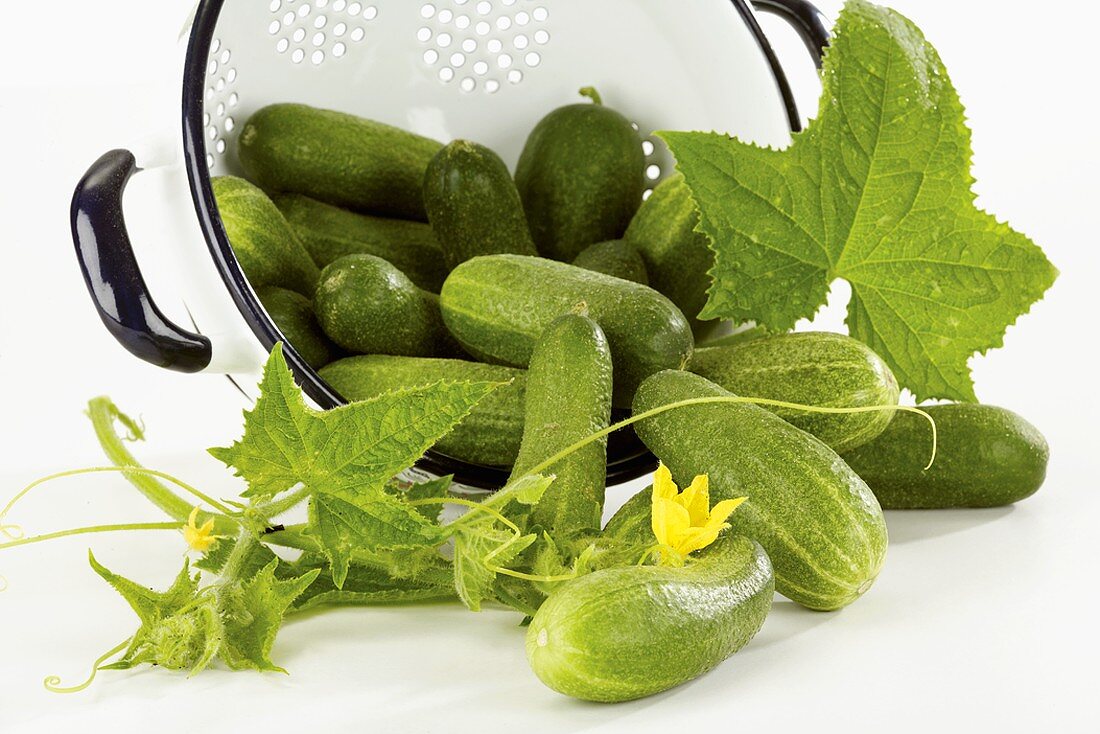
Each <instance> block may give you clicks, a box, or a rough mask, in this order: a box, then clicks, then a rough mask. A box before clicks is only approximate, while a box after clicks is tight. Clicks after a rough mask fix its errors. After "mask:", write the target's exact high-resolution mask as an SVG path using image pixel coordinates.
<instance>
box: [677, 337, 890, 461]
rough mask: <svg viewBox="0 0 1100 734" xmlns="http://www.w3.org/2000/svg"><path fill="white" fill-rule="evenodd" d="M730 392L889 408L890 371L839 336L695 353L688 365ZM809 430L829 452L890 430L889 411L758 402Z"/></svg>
mask: <svg viewBox="0 0 1100 734" xmlns="http://www.w3.org/2000/svg"><path fill="white" fill-rule="evenodd" d="M688 369H690V370H691V371H692V372H694V373H695V374H697V375H702V376H703V377H705V378H707V379H708V380H710V381H711V382H714V383H716V384H718V385H721V386H722V387H724V388H726V389H727V390H729V391H730V392H732V393H735V394H737V395H744V396H749V397H754V398H769V399H771V400H782V401H785V402H788V403H799V404H800V405H813V406H817V407H822V408H865V407H872V406H876V405H897V403H898V394H899V389H898V382H897V380H896V379H894V373H893V372H891V371H890V368H889V367H888V366H887V365H886V363H885V362H883V361H882V358H881V357H879V356H878V355H877V354H875V353H874V352H872V351H871V349H870V348H869V347H867V346H866V345H865V344H863V342H860V341H858V340H856V339H853V338H851V337H849V336H845V335H843V334H831V333H828V332H802V333H798V334H780V335H778V336H770V337H763V338H758V339H750V340H747V341H744V342H742V343H740V344H734V345H731V346H725V347H707V348H699V349H696V350H695V354H693V355H692V357H691V364H690V366H689V367H688ZM761 407H762V408H765V409H766V410H770V411H772V412H773V413H775V414H776V415H778V416H779V417H781V418H783V419H784V420H786V421H788V422H789V423H792V424H793V425H795V426H798V427H799V428H801V429H802V430H803V431H806V432H808V433H812V434H813V435H815V436H817V437H818V438H820V439H821V440H822V441H824V442H825V443H827V444H828V445H829V446H830V447H832V449H833V450H834V451H837V452H843V451H849V450H851V449H854V448H855V447H856V446H860V445H862V444H865V443H867V442H868V441H870V440H871V439H873V438H874V437H875V436H877V435H879V434H880V433H882V432H883V430H885V429H886V426H888V425H890V420H891V419H892V418H893V417H894V411H891V410H881V411H872V412H866V413H812V412H806V411H804V410H797V409H794V408H781V407H774V406H769V405H762V406H761Z"/></svg>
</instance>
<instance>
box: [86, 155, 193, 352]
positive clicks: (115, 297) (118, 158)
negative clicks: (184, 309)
mask: <svg viewBox="0 0 1100 734" xmlns="http://www.w3.org/2000/svg"><path fill="white" fill-rule="evenodd" d="M138 170H140V169H139V168H138V167H137V161H136V160H135V159H134V154H133V153H131V152H130V151H128V150H112V151H110V152H109V153H106V154H104V155H103V156H102V157H101V158H100V159H99V160H97V161H96V162H95V163H93V164H92V167H91V168H89V169H88V172H87V173H85V174H84V177H83V178H82V179H80V183H78V184H77V186H76V192H75V193H74V194H73V203H72V208H71V209H70V218H71V223H72V230H73V243H74V244H75V245H76V257H77V260H78V261H79V262H80V270H81V272H82V273H83V274H84V282H85V284H86V285H87V286H88V293H89V294H91V296H92V302H93V303H94V304H95V307H96V310H97V311H98V312H99V317H100V318H101V319H102V320H103V323H104V325H105V326H106V327H107V330H108V331H109V332H111V334H112V335H113V336H114V337H115V339H117V340H118V343H119V344H121V345H122V346H123V347H125V348H126V349H127V351H129V352H130V353H131V354H133V355H134V356H136V357H139V358H140V359H143V360H145V361H146V362H150V363H152V364H155V365H157V366H159V367H166V368H168V369H172V370H177V371H179V372H200V371H202V370H203V369H204V368H206V366H207V365H209V364H210V358H211V355H212V350H211V346H210V340H209V339H208V338H206V337H205V336H202V335H201V334H193V333H191V332H189V331H187V330H186V329H181V328H180V327H178V326H176V325H175V324H173V323H172V322H171V321H169V320H168V319H167V318H166V317H165V316H164V314H163V313H161V311H160V309H159V308H157V305H156V303H154V301H153V297H152V295H150V293H149V289H148V287H147V286H146V285H145V279H144V278H143V277H142V275H141V269H140V268H139V267H138V263H137V258H135V257H134V249H133V247H132V246H131V244H130V236H129V234H128V233H127V231H126V222H125V219H124V218H123V214H122V195H123V193H124V192H125V191H126V184H127V183H128V182H129V181H130V177H131V176H133V175H134V173H135V172H136V171H138Z"/></svg>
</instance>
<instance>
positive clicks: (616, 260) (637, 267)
mask: <svg viewBox="0 0 1100 734" xmlns="http://www.w3.org/2000/svg"><path fill="white" fill-rule="evenodd" d="M573 264H574V265H576V266H577V267H578V268H584V269H585V270H591V271H593V272H596V273H603V274H604V275H612V276H614V277H616V278H622V279H623V280H632V281H634V282H635V283H641V284H642V285H649V276H648V275H646V271H645V263H644V262H642V256H641V255H640V254H638V251H637V250H636V249H635V248H634V246H633V245H631V244H630V243H628V242H624V241H623V240H608V241H607V242H597V243H596V244H594V245H589V246H588V247H586V248H585V249H584V251H583V252H581V254H579V255H577V258H576V259H575V260H573Z"/></svg>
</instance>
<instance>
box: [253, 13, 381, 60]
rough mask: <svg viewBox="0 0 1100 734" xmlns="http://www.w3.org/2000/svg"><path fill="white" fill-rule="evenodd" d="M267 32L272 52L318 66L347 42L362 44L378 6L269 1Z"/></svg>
mask: <svg viewBox="0 0 1100 734" xmlns="http://www.w3.org/2000/svg"><path fill="white" fill-rule="evenodd" d="M268 8H269V9H270V11H271V15H272V18H271V21H270V22H269V23H268V26H267V32H268V34H269V35H270V36H272V38H274V39H275V52H276V53H277V54H279V55H280V56H284V57H286V58H287V59H289V60H290V62H291V63H293V64H302V63H304V62H305V61H307V60H308V61H309V63H311V64H313V65H314V66H320V65H321V64H323V63H324V62H325V61H326V60H328V59H340V58H343V57H344V56H345V55H347V53H348V46H349V44H356V43H362V41H363V39H365V38H366V37H367V30H366V26H367V25H369V24H370V23H373V22H374V21H376V20H377V19H378V6H377V5H372V4H370V3H365V2H359V0H351V1H350V2H349V0H271V2H270V4H269V5H268Z"/></svg>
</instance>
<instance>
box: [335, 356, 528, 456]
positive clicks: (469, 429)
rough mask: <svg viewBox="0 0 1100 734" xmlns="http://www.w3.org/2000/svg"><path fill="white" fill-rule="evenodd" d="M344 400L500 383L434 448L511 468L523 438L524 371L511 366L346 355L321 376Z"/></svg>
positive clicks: (462, 361) (525, 382) (456, 360)
mask: <svg viewBox="0 0 1100 734" xmlns="http://www.w3.org/2000/svg"><path fill="white" fill-rule="evenodd" d="M320 374H321V378H322V379H324V380H325V382H327V383H328V384H329V385H330V386H332V388H333V389H334V390H336V392H338V393H340V394H341V395H342V396H344V397H345V398H347V399H348V400H369V399H370V398H373V397H377V396H378V395H381V394H382V393H385V392H389V391H391V390H402V389H406V388H412V387H419V386H421V385H430V384H432V383H434V382H441V381H448V382H505V383H508V384H506V385H502V386H500V387H498V388H497V389H496V390H493V392H491V393H489V394H488V395H487V396H485V398H483V399H482V400H481V401H480V402H479V403H478V404H477V405H475V406H474V407H473V408H472V409H471V410H470V413H469V415H467V416H466V417H465V418H463V419H462V422H460V423H459V424H458V425H457V426H455V427H454V428H453V429H451V432H450V433H448V434H447V435H446V436H444V437H443V438H441V439H439V442H438V443H436V445H435V447H434V448H435V450H436V451H438V452H440V453H441V454H446V455H447V456H450V457H453V458H455V459H461V460H462V461H469V462H471V463H474V464H484V465H487V466H512V464H513V463H514V462H515V460H516V457H517V456H518V455H519V445H520V438H521V437H522V436H523V401H524V393H525V390H526V386H527V373H525V372H524V371H523V370H517V369H513V368H512V367H501V366H498V365H490V364H482V363H480V362H466V361H464V360H460V359H423V358H417V357H392V356H389V355H384V354H374V355H368V356H362V357H346V358H344V359H341V360H339V361H337V362H333V363H332V364H330V365H328V366H327V367H325V368H324V369H322V370H321V372H320Z"/></svg>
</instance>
